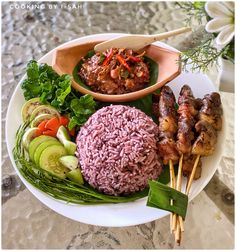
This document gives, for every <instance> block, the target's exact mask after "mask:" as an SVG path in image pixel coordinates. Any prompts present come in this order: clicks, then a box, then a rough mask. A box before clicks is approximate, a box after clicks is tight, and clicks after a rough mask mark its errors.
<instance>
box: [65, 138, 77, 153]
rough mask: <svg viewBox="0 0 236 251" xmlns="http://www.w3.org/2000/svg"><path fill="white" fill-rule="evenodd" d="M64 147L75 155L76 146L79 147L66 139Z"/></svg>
mask: <svg viewBox="0 0 236 251" xmlns="http://www.w3.org/2000/svg"><path fill="white" fill-rule="evenodd" d="M64 147H65V148H66V151H67V153H68V154H69V155H74V154H75V151H76V148H77V145H76V144H75V143H74V142H72V141H70V140H65V141H64Z"/></svg>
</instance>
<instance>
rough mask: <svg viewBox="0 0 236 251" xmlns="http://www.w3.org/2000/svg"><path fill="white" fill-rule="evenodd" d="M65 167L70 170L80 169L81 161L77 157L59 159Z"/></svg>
mask: <svg viewBox="0 0 236 251" xmlns="http://www.w3.org/2000/svg"><path fill="white" fill-rule="evenodd" d="M59 161H60V162H61V163H62V165H63V166H65V167H67V168H69V169H70V170H74V169H76V168H77V167H78V164H79V160H78V158H77V157H75V156H63V157H61V158H60V159H59Z"/></svg>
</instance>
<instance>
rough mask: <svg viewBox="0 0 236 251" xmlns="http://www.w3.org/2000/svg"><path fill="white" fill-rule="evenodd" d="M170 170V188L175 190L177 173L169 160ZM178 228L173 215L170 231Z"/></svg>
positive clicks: (171, 202) (172, 214)
mask: <svg viewBox="0 0 236 251" xmlns="http://www.w3.org/2000/svg"><path fill="white" fill-rule="evenodd" d="M169 168H170V187H171V188H174V189H175V187H176V182H175V171H174V166H173V162H172V160H169ZM170 204H171V205H173V200H171V201H170ZM175 228H176V214H174V213H171V216H170V230H171V232H173V231H174V230H175Z"/></svg>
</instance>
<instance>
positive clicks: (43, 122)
mask: <svg viewBox="0 0 236 251" xmlns="http://www.w3.org/2000/svg"><path fill="white" fill-rule="evenodd" d="M47 122H48V120H44V121H42V122H41V123H40V124H39V125H38V129H39V130H40V131H44V130H45V125H46V124H47Z"/></svg>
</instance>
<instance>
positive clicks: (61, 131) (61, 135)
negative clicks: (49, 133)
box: [57, 125, 70, 144]
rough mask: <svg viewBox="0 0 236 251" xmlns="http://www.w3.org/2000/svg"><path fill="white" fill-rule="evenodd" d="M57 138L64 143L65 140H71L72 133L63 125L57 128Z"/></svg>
mask: <svg viewBox="0 0 236 251" xmlns="http://www.w3.org/2000/svg"><path fill="white" fill-rule="evenodd" d="M57 138H58V139H59V140H60V141H61V143H62V144H63V142H64V140H70V135H69V133H68V131H67V130H66V128H65V127H64V126H63V125H62V126H60V127H59V128H58V130H57Z"/></svg>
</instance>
